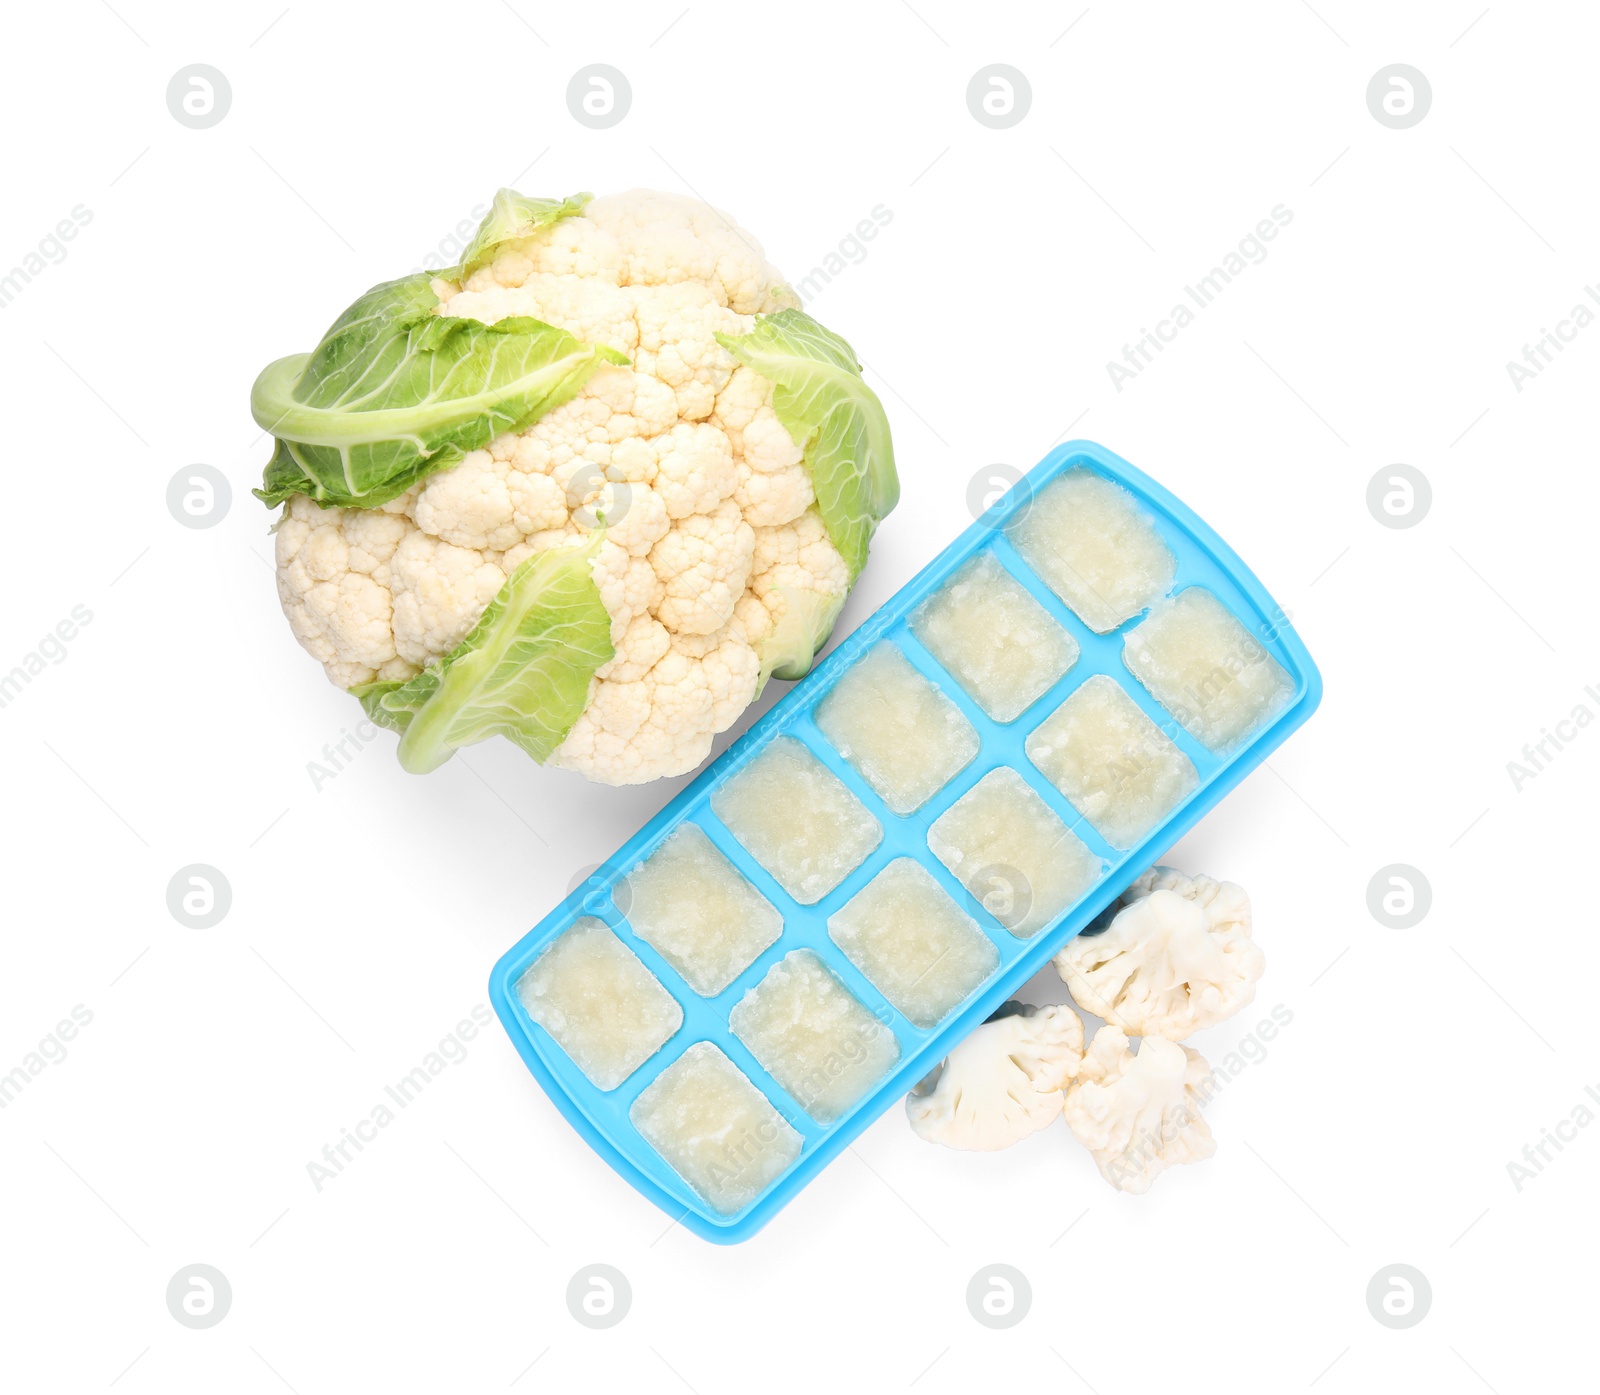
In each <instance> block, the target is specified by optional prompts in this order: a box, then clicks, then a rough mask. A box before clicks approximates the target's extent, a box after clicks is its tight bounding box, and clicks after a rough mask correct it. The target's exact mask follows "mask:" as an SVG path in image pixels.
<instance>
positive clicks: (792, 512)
mask: <svg viewBox="0 0 1600 1395" xmlns="http://www.w3.org/2000/svg"><path fill="white" fill-rule="evenodd" d="M816 497H817V496H816V494H815V493H814V492H813V491H812V488H811V472H810V471H809V470H807V469H806V467H805V466H804V465H791V466H789V467H788V468H787V469H785V470H777V471H774V472H772V473H771V474H761V473H759V472H757V471H755V470H752V469H751V468H750V467H749V466H748V465H747V464H745V463H744V462H743V461H741V462H740V464H739V487H738V488H737V489H735V490H734V491H733V499H734V502H735V503H736V504H738V505H739V509H740V512H742V513H743V514H744V517H745V522H747V523H749V524H751V525H753V526H754V527H757V528H772V527H776V526H777V525H779V524H783V523H793V522H794V520H795V519H797V518H799V517H800V515H801V514H803V513H804V512H805V511H806V510H807V509H809V508H810V507H811V505H812V504H813V503H814V502H815V501H816Z"/></svg>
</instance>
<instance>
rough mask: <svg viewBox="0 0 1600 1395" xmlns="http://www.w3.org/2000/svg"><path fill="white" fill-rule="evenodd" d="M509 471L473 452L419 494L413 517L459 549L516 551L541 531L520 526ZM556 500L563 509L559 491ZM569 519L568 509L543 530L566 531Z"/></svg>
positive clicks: (435, 477) (432, 478) (431, 480)
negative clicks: (524, 539)
mask: <svg viewBox="0 0 1600 1395" xmlns="http://www.w3.org/2000/svg"><path fill="white" fill-rule="evenodd" d="M508 473H509V472H508V470H507V468H506V466H505V464H504V463H503V462H500V461H497V460H495V459H494V458H493V457H492V456H491V455H490V454H489V452H488V451H486V450H475V451H469V452H468V453H467V454H466V456H464V457H463V458H462V460H461V463H460V464H459V465H457V466H456V467H455V468H454V469H451V470H444V471H441V472H440V473H439V474H437V475H433V476H430V477H429V479H428V480H427V482H426V483H425V484H424V485H423V486H422V492H421V493H420V494H418V495H417V501H416V503H415V505H413V507H412V512H411V516H412V518H414V519H415V520H416V524H417V527H419V528H420V529H422V531H423V532H424V533H432V534H433V535H434V536H435V537H436V538H443V539H444V540H445V541H446V542H448V543H454V544H455V545H456V546H457V547H470V548H473V549H474V550H476V551H479V552H481V551H484V550H485V549H492V550H493V551H496V552H504V551H505V550H506V549H507V548H508V547H515V546H516V545H517V544H518V543H519V542H521V541H522V539H523V537H524V536H525V535H526V534H527V533H529V532H532V531H536V530H533V529H528V528H522V527H519V526H518V520H517V517H516V512H517V510H516V506H515V505H514V504H513V502H512V499H511V490H510V487H509V485H508V483H507V475H508ZM519 478H523V479H525V478H527V477H526V476H520V477H519ZM534 478H535V479H538V480H540V481H541V482H542V483H543V484H545V485H547V486H548V485H550V483H551V481H549V480H547V479H545V477H544V476H542V475H536V476H534ZM547 502H549V501H548V500H547ZM554 502H555V503H556V504H557V505H558V506H559V505H560V503H561V497H560V491H559V490H557V491H556V492H555V499H554ZM547 512H548V509H546V510H543V511H542V512H541V514H540V516H541V517H542V516H543V515H544V513H547ZM565 521H566V511H565V509H562V510H561V515H560V517H558V518H557V519H556V521H555V523H554V524H553V525H552V524H544V525H542V526H545V527H551V526H554V527H560V525H561V524H562V523H563V522H565Z"/></svg>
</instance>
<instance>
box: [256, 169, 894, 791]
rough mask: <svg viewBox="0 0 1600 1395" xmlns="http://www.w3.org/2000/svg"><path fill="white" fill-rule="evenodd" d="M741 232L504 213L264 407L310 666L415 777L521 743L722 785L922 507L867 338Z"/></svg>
mask: <svg viewBox="0 0 1600 1395" xmlns="http://www.w3.org/2000/svg"><path fill="white" fill-rule="evenodd" d="M793 305H794V297H793V294H792V292H791V291H790V290H789V288H788V287H787V286H786V285H785V284H784V282H783V278H782V277H781V276H780V275H779V273H778V271H777V270H776V269H775V268H774V267H772V266H771V265H769V264H768V263H767V261H766V259H765V258H764V256H763V255H762V252H761V249H760V247H759V245H758V244H757V243H756V242H755V241H754V240H753V239H751V238H750V237H749V236H748V235H746V234H745V233H743V232H742V231H741V230H740V229H739V228H737V227H736V226H734V224H733V223H732V222H731V221H730V220H729V219H728V218H726V217H725V216H724V215H723V214H721V213H719V212H717V211H716V210H715V209H712V208H710V207H708V206H707V205H705V204H703V203H700V202H698V201H696V200H693V199H688V198H682V197H679V196H676V195H672V194H659V193H651V192H647V191H642V190H641V191H634V192H632V193H627V194H621V195H615V196H612V197H607V198H600V199H594V200H592V201H591V200H590V199H589V196H588V195H578V196H576V197H574V198H572V199H568V200H563V201H554V200H540V199H526V198H523V197H522V196H521V195H518V194H515V193H513V192H512V191H509V190H502V191H501V193H500V194H499V195H498V196H497V197H496V200H495V205H494V208H493V210H492V211H491V212H490V214H489V215H488V217H487V218H486V219H485V221H484V225H483V227H482V228H481V229H480V230H479V233H478V235H477V238H476V239H475V240H474V242H473V244H472V246H471V247H470V248H469V250H468V253H467V256H466V258H465V259H464V261H463V262H462V264H461V265H460V266H458V267H455V268H453V269H451V270H449V271H444V272H439V273H432V274H429V273H422V274H419V275H418V276H413V277H408V278H405V279H404V280H401V281H397V282H391V283H388V284H387V285H384V286H378V287H375V288H374V289H373V290H372V291H369V292H368V293H367V294H366V295H365V296H363V297H362V298H361V299H360V300H358V301H357V302H356V303H355V304H354V305H353V306H351V308H350V309H349V310H347V311H346V312H345V314H344V315H343V316H341V317H340V319H339V320H338V321H337V322H336V323H335V324H334V325H333V327H332V328H330V330H329V331H328V333H327V335H325V336H324V338H323V341H322V343H321V344H319V346H318V348H317V349H316V350H315V351H314V352H313V353H312V354H311V355H296V356H293V357H292V358H289V359H284V360H280V361H279V362H278V363H275V364H273V365H271V366H270V367H269V368H267V369H266V370H265V371H264V372H263V373H262V375H261V378H260V379H259V380H258V381H257V384H256V388H255V391H254V393H253V395H252V407H253V410H254V412H255V415H256V419H257V420H258V421H259V422H260V423H261V425H262V426H263V427H265V428H266V429H267V430H269V431H271V432H272V433H273V434H274V436H275V437H276V438H277V449H276V453H275V454H274V456H273V459H272V462H271V463H270V464H269V466H268V468H267V472H266V478H265V481H264V485H263V488H262V489H261V490H258V491H257V493H258V494H259V495H260V496H261V497H262V498H263V499H264V500H265V501H266V502H268V503H274V504H275V503H280V502H281V503H286V504H287V508H286V509H285V511H284V515H283V518H282V520H281V521H280V523H279V525H278V528H277V570H278V591H279V595H280V597H281V599H282V602H283V608H284V611H285V614H286V615H287V616H288V619H289V623H290V626H291V628H292V629H293V631H294V634H295V636H296V638H297V639H298V640H299V641H300V643H301V645H302V646H303V647H304V648H305V649H306V650H307V651H308V652H309V653H310V654H311V655H312V656H313V657H314V658H316V659H317V660H318V661H319V662H320V663H321V664H322V665H323V667H324V668H325V670H326V671H327V674H328V677H329V678H330V679H331V680H332V681H333V682H334V683H336V684H337V685H338V686H340V687H342V688H347V689H350V690H352V691H354V692H355V693H356V694H357V695H358V696H360V697H361V699H362V702H363V704H364V705H365V706H366V708H367V710H368V713H369V715H371V716H372V718H373V719H374V720H375V721H378V722H380V723H382V724H384V725H388V726H391V727H394V728H395V729H397V730H399V731H401V732H402V740H401V748H400V754H401V759H402V762H403V763H404V764H406V766H407V768H408V769H414V770H426V769H431V768H433V766H435V765H437V764H439V763H440V762H441V761H443V760H445V759H448V757H449V755H450V754H451V753H452V752H453V751H454V750H455V749H456V748H457V747H458V746H461V745H464V744H467V743H468V742H470V741H476V740H481V739H483V738H484V737H486V736H488V735H491V734H496V733H498V734H501V735H505V736H508V737H510V738H511V739H512V740H514V741H517V742H518V744H520V745H522V746H523V747H524V749H526V750H528V751H529V752H530V754H532V755H534V756H535V758H536V759H539V760H541V761H543V760H548V761H549V762H550V763H551V764H554V765H557V766H564V767H567V768H570V769H573V770H577V771H579V772H581V773H582V774H584V775H586V776H588V777H589V778H590V779H593V780H598V781H601V782H603V783H606V784H636V783H639V782H642V781H646V780H653V779H658V778H661V777H663V776H671V775H679V774H682V773H684V772H686V771H689V770H692V769H693V768H694V767H695V766H696V765H698V764H699V763H700V762H701V761H702V760H704V759H705V757H706V755H707V754H708V753H709V752H710V749H711V743H712V738H713V736H714V735H715V734H716V733H717V732H720V731H722V730H724V729H725V728H727V727H728V726H729V725H730V724H731V723H732V722H733V721H734V720H735V719H736V718H737V717H738V716H739V714H740V713H741V712H742V711H743V710H744V709H745V708H746V707H747V706H748V705H749V704H750V702H751V701H752V700H753V699H754V698H755V696H756V694H757V693H758V692H759V690H760V688H761V686H762V684H763V683H764V682H765V680H766V678H767V676H769V675H771V674H774V673H775V674H777V675H778V676H780V677H784V678H795V677H799V676H800V675H802V674H803V673H804V672H805V671H806V670H807V668H808V667H809V666H810V663H811V660H812V658H813V656H814V654H815V651H816V650H817V649H818V648H820V647H821V645H822V644H823V643H824V642H825V641H826V639H827V637H828V634H829V632H830V631H831V629H832V627H833V622H834V620H835V619H836V617H837V615H838V612H839V608H840V606H841V605H842V604H843V602H844V598H845V596H846V595H847V594H848V592H849V589H850V587H851V585H852V584H853V583H854V581H855V579H856V576H857V575H858V574H859V572H860V569H861V566H862V565H863V564H864V562H865V560H866V549H867V543H868V541H869V540H870V538H871V535H872V531H873V529H874V528H875V527H876V525H877V523H878V521H879V520H880V519H881V518H882V517H883V516H884V515H885V514H886V513H887V512H888V511H889V509H891V508H892V507H893V506H894V502H895V499H896V497H897V494H898V484H897V482H896V479H895V473H894V461H893V453H892V447H891V444H890V440H889V434H888V424H887V420H886V418H885V417H884V414H883V410H882V407H881V404H879V402H878V400H877V398H876V397H875V396H874V395H873V394H872V392H871V390H870V389H868V388H867V387H866V385H865V383H864V382H862V380H861V376H860V369H859V365H857V364H856V362H855V359H854V356H853V354H852V352H851V350H850V347H849V345H847V344H846V343H845V342H844V341H843V340H842V339H839V338H838V337H837V336H835V335H833V334H831V333H829V332H828V331H827V330H825V329H823V328H822V326H820V325H818V324H816V322H815V321H813V320H811V319H810V318H809V317H807V316H806V315H804V314H803V313H801V312H800V311H799V310H798V309H794V308H791V307H792V306H793Z"/></svg>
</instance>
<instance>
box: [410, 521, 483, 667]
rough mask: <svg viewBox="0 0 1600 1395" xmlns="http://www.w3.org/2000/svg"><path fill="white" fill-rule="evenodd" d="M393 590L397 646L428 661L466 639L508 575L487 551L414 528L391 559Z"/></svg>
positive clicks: (419, 660) (416, 660) (416, 659)
mask: <svg viewBox="0 0 1600 1395" xmlns="http://www.w3.org/2000/svg"><path fill="white" fill-rule="evenodd" d="M389 576H390V589H391V591H392V592H393V595H394V647H395V650H396V652H398V653H399V655H400V657H401V658H403V659H408V660H410V661H411V662H412V663H414V664H425V663H427V661H428V660H429V659H431V658H433V657H434V656H436V655H439V654H446V653H448V652H449V651H450V650H452V649H454V648H455V647H456V645H458V644H459V643H461V641H462V640H463V639H465V638H466V634H467V631H468V630H470V629H471V628H472V626H473V623H474V622H475V621H476V620H477V618H478V617H479V616H480V615H482V614H483V610H484V607H485V606H487V605H488V604H489V602H490V601H492V600H493V599H494V594H495V592H496V591H498V590H499V589H500V588H501V586H502V585H504V584H505V579H506V574H505V573H504V572H503V571H501V570H500V568H499V567H497V566H495V565H494V564H493V563H492V562H486V561H484V559H483V556H482V554H480V553H478V552H476V551H474V550H473V549H472V548H469V547H457V546H456V545H455V544H454V543H447V542H445V541H444V540H443V539H441V538H437V537H435V536H434V535H433V534H431V533H424V532H421V531H418V532H415V533H412V534H411V535H410V536H409V537H407V538H406V540H405V541H404V542H402V543H401V544H400V546H399V547H397V548H396V549H395V553H394V558H393V560H392V561H391V562H390V563H389Z"/></svg>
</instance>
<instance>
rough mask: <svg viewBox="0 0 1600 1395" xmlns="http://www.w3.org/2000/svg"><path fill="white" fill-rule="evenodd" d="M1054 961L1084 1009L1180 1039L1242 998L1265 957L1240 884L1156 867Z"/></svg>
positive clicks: (1226, 1013) (1145, 1032) (1249, 994)
mask: <svg viewBox="0 0 1600 1395" xmlns="http://www.w3.org/2000/svg"><path fill="white" fill-rule="evenodd" d="M1055 965H1056V971H1057V972H1058V973H1059V974H1060V975H1061V978H1062V981H1063V982H1064V983H1065V984H1066V985H1067V990H1068V991H1069V992H1070V993H1071V994H1072V998H1073V1001H1074V1002H1076V1003H1077V1004H1078V1006H1079V1007H1081V1008H1083V1009H1084V1010H1085V1011H1086V1012H1092V1013H1094V1014H1095V1015H1096V1016H1098V1017H1104V1018H1108V1019H1110V1020H1112V1021H1114V1022H1117V1023H1119V1024H1120V1025H1121V1026H1122V1027H1124V1028H1125V1029H1126V1030H1127V1031H1129V1032H1132V1033H1134V1034H1135V1035H1139V1036H1160V1037H1165V1038H1166V1039H1167V1040H1168V1041H1182V1040H1183V1038H1185V1037H1186V1036H1188V1035H1189V1034H1190V1033H1192V1032H1197V1031H1199V1030H1200V1029H1201V1028H1203V1027H1212V1026H1215V1025H1216V1024H1217V1023H1218V1022H1222V1021H1225V1020H1226V1019H1227V1018H1229V1017H1232V1016H1233V1014H1234V1013H1236V1012H1238V1011H1239V1009H1240V1008H1242V1007H1245V1006H1247V1005H1248V1004H1249V1003H1250V1001H1251V1000H1252V999H1253V998H1254V997H1255V992H1256V988H1255V986H1256V981H1257V980H1258V979H1260V977H1261V975H1262V972H1263V971H1264V970H1265V968H1266V959H1265V957H1264V956H1263V955H1262V953H1261V950H1260V949H1259V948H1258V947H1257V945H1256V943H1255V941H1254V940H1253V939H1252V938H1251V936H1250V898H1249V897H1248V896H1247V895H1246V894H1245V892H1244V888H1243V887H1240V886H1236V885H1235V884H1234V883H1233V882H1219V881H1214V880H1213V879H1212V878H1210V877H1204V876H1197V877H1189V876H1185V875H1184V874H1183V873H1182V872H1177V871H1174V870H1173V869H1172V868H1170V867H1156V868H1153V869H1152V870H1150V871H1148V872H1146V873H1145V874H1144V875H1143V876H1141V877H1139V878H1138V879H1137V880H1136V881H1135V882H1134V883H1133V884H1132V885H1131V886H1130V887H1129V888H1128V889H1127V891H1125V892H1124V893H1123V895H1122V906H1121V909H1120V910H1118V911H1117V913H1116V916H1115V918H1114V919H1113V920H1112V921H1111V924H1110V925H1109V927H1108V928H1107V929H1106V930H1105V931H1104V932H1102V933H1099V934H1084V935H1079V936H1077V937H1076V938H1075V939H1072V940H1069V941H1068V942H1067V945H1066V948H1064V949H1063V950H1062V951H1061V952H1060V953H1059V954H1057V955H1056V957H1055Z"/></svg>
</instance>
